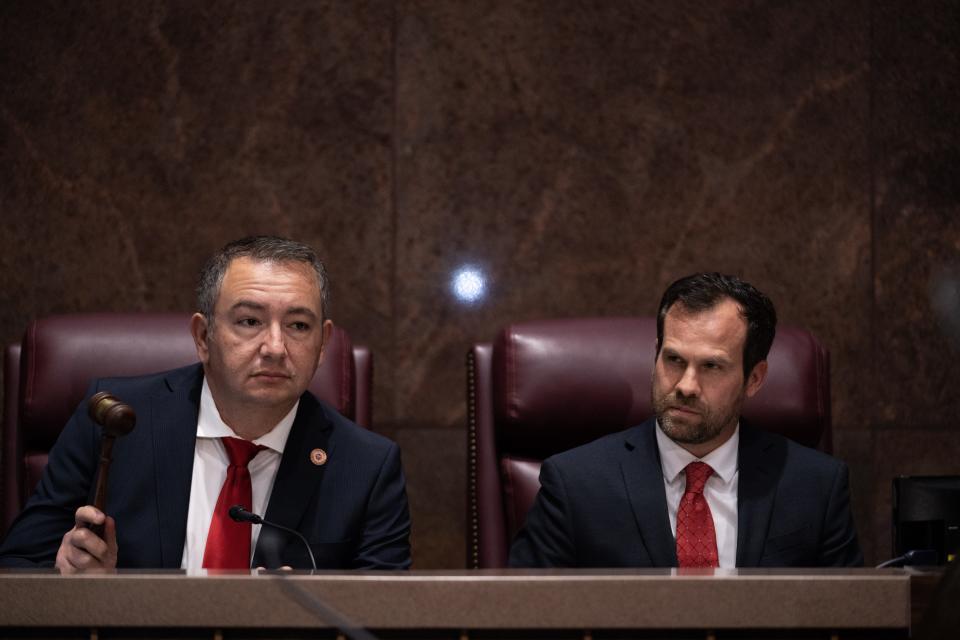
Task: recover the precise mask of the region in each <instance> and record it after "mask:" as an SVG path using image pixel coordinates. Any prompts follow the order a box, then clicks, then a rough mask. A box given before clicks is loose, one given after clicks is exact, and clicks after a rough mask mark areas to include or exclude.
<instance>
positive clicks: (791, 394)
mask: <svg viewBox="0 0 960 640" xmlns="http://www.w3.org/2000/svg"><path fill="white" fill-rule="evenodd" d="M656 336H657V330H656V319H655V318H652V317H634V318H570V319H559V320H544V321H533V322H523V323H518V324H514V325H510V326H508V327H506V328H504V329H503V330H502V331H501V332H500V333H499V334H498V336H497V339H496V340H495V342H494V347H493V394H494V407H495V411H496V416H497V420H498V422H499V423H500V425H501V427H500V428H499V429H498V440H499V441H498V449H499V450H500V451H501V452H502V453H505V452H510V453H512V454H515V455H521V456H530V457H534V458H540V457H543V456H545V455H549V454H550V453H554V452H557V451H562V450H564V449H569V448H571V447H574V446H577V445H580V444H583V443H586V442H589V441H591V440H594V439H596V438H598V437H600V436H602V435H605V434H608V433H613V432H615V431H620V430H622V429H625V428H628V427H630V426H633V425H636V424H639V423H640V422H643V421H644V420H646V419H647V418H649V417H650V416H651V415H653V408H652V405H651V402H650V385H651V380H652V374H653V366H654V359H655V357H656ZM767 361H768V363H769V372H768V374H767V379H766V382H765V383H764V386H763V387H762V388H761V389H760V391H759V392H758V393H757V395H756V396H754V397H753V398H751V399H749V400H748V401H747V402H746V403H745V404H744V408H743V417H744V419H745V420H748V421H750V423H751V424H753V425H755V426H758V427H760V428H763V429H767V430H770V431H774V432H777V433H781V434H783V435H786V436H788V437H790V438H793V439H794V440H797V441H799V442H801V443H802V444H806V445H808V446H817V445H818V444H819V443H820V442H821V437H822V436H823V435H824V433H825V432H827V431H828V429H829V425H830V396H829V393H830V391H829V390H830V386H829V385H830V380H829V360H828V354H827V351H826V349H824V348H823V347H822V346H821V345H820V344H819V342H817V340H816V339H815V338H814V337H813V336H812V335H811V334H810V333H809V332H807V331H806V330H804V329H800V328H796V327H789V326H786V327H780V328H779V329H778V330H777V337H776V339H775V340H774V343H773V347H772V348H771V350H770V355H769V357H768V359H767Z"/></svg>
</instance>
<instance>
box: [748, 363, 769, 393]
mask: <svg viewBox="0 0 960 640" xmlns="http://www.w3.org/2000/svg"><path fill="white" fill-rule="evenodd" d="M766 379H767V361H766V360H761V361H760V362H758V363H757V364H756V365H754V367H753V371H751V372H750V376H749V377H748V378H747V384H746V387H747V391H746V392H747V397H748V398H752V397H753V396H754V394H756V393H757V391H760V387H762V386H763V381H764V380H766Z"/></svg>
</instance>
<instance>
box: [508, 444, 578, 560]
mask: <svg viewBox="0 0 960 640" xmlns="http://www.w3.org/2000/svg"><path fill="white" fill-rule="evenodd" d="M569 510H570V505H569V504H568V501H567V490H566V486H565V485H564V482H563V475H562V473H561V471H560V469H559V468H558V467H557V466H556V465H555V463H554V462H553V461H551V460H547V461H545V462H544V463H543V466H542V467H541V468H540V491H539V492H538V493H537V497H536V499H535V500H534V502H533V506H532V507H530V512H529V513H528V514H527V520H526V522H525V523H524V526H523V528H521V529H520V531H519V532H518V533H517V536H516V538H515V539H514V541H513V545H512V546H511V547H510V560H509V565H510V566H511V567H517V568H524V567H526V568H548V567H575V566H577V561H576V553H575V549H576V546H575V541H574V538H573V531H572V525H571V521H570V517H569Z"/></svg>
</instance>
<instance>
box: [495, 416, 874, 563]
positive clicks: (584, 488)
mask: <svg viewBox="0 0 960 640" xmlns="http://www.w3.org/2000/svg"><path fill="white" fill-rule="evenodd" d="M656 428H657V426H656V421H655V420H654V419H650V420H648V421H647V422H644V423H643V424H642V425H640V426H638V427H633V428H632V429H628V430H627V431H623V432H620V433H615V434H612V435H609V436H605V437H603V438H600V439H599V440H596V441H594V442H591V443H590V444H587V445H584V446H582V447H578V448H576V449H572V450H570V451H567V452H564V453H561V454H559V455H556V456H553V457H552V458H549V459H547V460H546V461H545V462H544V463H543V467H542V468H541V470H540V483H541V488H540V493H539V494H538V495H537V498H536V500H535V502H534V505H533V507H532V508H531V509H530V513H529V514H528V515H527V520H526V524H525V525H524V527H523V529H521V530H520V532H519V533H518V534H517V537H516V539H515V540H514V542H513V546H512V547H511V549H510V566H513V567H676V566H677V553H676V542H675V539H674V536H673V532H672V531H671V528H670V519H669V516H668V513H667V500H666V495H665V492H664V486H663V472H662V470H661V466H660V454H659V450H658V448H657V442H656V434H655V431H654V430H655V429H656ZM738 487H739V488H738V492H739V495H738V496H737V566H738V567H821V566H860V565H862V564H863V554H862V553H861V551H860V546H859V544H858V543H857V535H856V530H855V528H854V523H853V518H852V516H851V513H850V499H849V487H848V473H847V467H846V465H845V464H843V463H842V462H840V461H839V460H836V459H835V458H832V457H830V456H828V455H826V454H823V453H820V452H818V451H814V450H813V449H809V448H807V447H803V446H801V445H799V444H797V443H795V442H792V441H790V440H787V439H786V438H783V437H781V436H778V435H774V434H771V433H767V432H763V431H758V430H756V429H752V428H750V427H749V426H747V425H745V424H743V422H741V426H740V449H739V484H738Z"/></svg>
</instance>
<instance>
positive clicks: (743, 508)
mask: <svg viewBox="0 0 960 640" xmlns="http://www.w3.org/2000/svg"><path fill="white" fill-rule="evenodd" d="M772 445H773V443H772V442H771V441H770V439H768V438H765V437H764V434H763V433H762V432H759V431H756V430H754V429H751V428H750V427H747V426H745V425H744V424H742V423H741V426H740V452H739V461H738V465H739V467H740V469H739V475H740V478H739V481H738V488H737V567H755V566H757V565H758V563H759V562H760V556H761V554H762V553H763V543H764V541H765V540H766V539H767V530H768V529H769V526H770V514H771V512H772V510H773V499H774V495H775V493H776V489H777V478H776V476H777V474H778V473H779V469H778V468H777V466H776V460H777V458H776V456H771V455H770V453H771V452H770V448H771V447H772Z"/></svg>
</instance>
